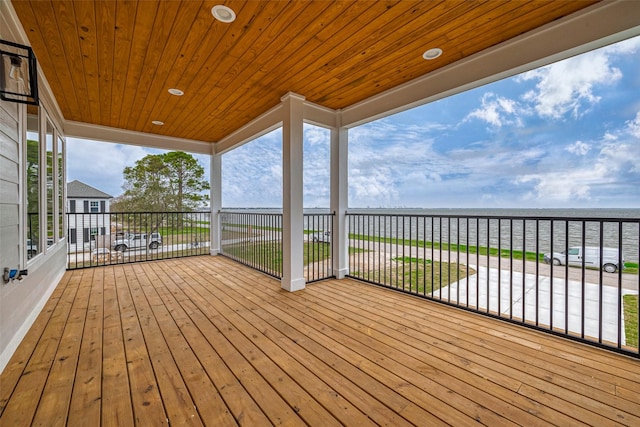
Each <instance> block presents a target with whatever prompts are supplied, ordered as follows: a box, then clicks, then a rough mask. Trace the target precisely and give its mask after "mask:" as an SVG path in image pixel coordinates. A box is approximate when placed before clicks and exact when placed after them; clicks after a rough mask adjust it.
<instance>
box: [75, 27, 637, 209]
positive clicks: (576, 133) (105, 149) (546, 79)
mask: <svg viewBox="0 0 640 427" xmlns="http://www.w3.org/2000/svg"><path fill="white" fill-rule="evenodd" d="M639 52H640V37H636V38H634V39H630V40H627V41H625V42H622V43H618V44H616V45H612V46H609V47H605V48H602V49H598V50H596V51H592V52H589V53H586V54H583V55H580V56H577V57H574V58H570V59H567V60H564V61H561V62H558V63H555V64H552V65H549V66H547V67H543V68H540V69H537V70H533V71H530V72H527V73H523V74H520V75H518V76H515V77H511V78H508V79H505V80H502V81H499V82H496V83H492V84H490V85H486V86H483V87H480V88H477V89H473V90H470V91H467V92H464V93H461V94H458V95H455V96H453V97H449V98H447V99H443V100H440V101H437V102H434V103H431V104H427V105H424V106H422V107H418V108H414V109H412V110H409V111H405V112H403V113H399V114H396V115H394V116H390V117H387V118H385V119H382V120H378V121H375V122H372V123H368V124H365V125H362V126H359V127H357V128H354V129H351V130H350V131H349V207H351V208H358V207H372V208H374V207H375V208H377V207H386V208H392V207H422V208H442V207H449V208H463V207H477V208H491V207H500V208H509V207H530V208H551V207H559V208H563V207H573V208H583V207H584V208H587V207H588V208H608V207H609V208H610V207H628V208H638V207H640V190H639V188H640V59H639V58H640V55H639ZM280 136H281V131H280V130H276V131H274V132H271V133H270V134H268V135H265V136H263V137H261V138H259V139H258V140H255V141H253V142H251V143H248V144H245V145H244V146H242V147H240V148H238V149H236V150H233V151H231V152H229V153H227V154H225V155H224V156H223V180H224V184H223V205H224V206H225V207H250V206H254V207H255V206H259V207H279V206H281V203H282V182H281V180H282V173H281V162H282V153H281V142H280V141H281V139H280ZM68 145H69V149H68V153H69V155H68V167H69V169H68V170H69V172H68V179H69V180H73V179H79V180H81V181H84V182H86V183H88V184H90V185H93V186H95V187H97V188H99V189H101V190H103V191H106V192H107V193H110V194H112V195H118V194H120V193H121V192H122V190H121V187H122V184H123V182H122V169H123V168H124V166H128V165H133V164H134V163H135V161H136V160H137V159H139V158H142V157H143V156H144V155H146V154H148V153H152V152H153V153H155V152H159V150H152V149H147V148H143V147H134V146H123V145H117V144H108V143H94V142H91V143H88V142H86V141H82V142H80V141H75V140H73V139H71V138H69V140H68ZM197 157H198V159H199V160H200V161H201V162H202V163H203V165H204V166H205V167H206V168H207V170H208V165H209V161H208V158H207V156H202V155H198V156H197ZM304 168H305V174H304V179H305V183H304V184H305V185H304V189H305V190H304V204H305V207H328V205H329V188H328V187H329V132H328V131H327V130H325V129H321V128H317V127H314V126H305V150H304ZM98 171H99V173H98Z"/></svg>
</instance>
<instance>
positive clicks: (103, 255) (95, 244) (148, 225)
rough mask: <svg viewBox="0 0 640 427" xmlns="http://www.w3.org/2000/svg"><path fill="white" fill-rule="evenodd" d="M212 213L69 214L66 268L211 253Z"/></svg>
mask: <svg viewBox="0 0 640 427" xmlns="http://www.w3.org/2000/svg"><path fill="white" fill-rule="evenodd" d="M210 226H211V215H210V213H209V212H89V213H68V214H67V243H68V248H69V249H68V254H67V268H68V269H76V268H86V267H96V266H102V265H110V264H122V263H130V262H139V261H151V260H157V259H166V258H179V257H185V256H193V255H203V254H208V253H209V247H210Z"/></svg>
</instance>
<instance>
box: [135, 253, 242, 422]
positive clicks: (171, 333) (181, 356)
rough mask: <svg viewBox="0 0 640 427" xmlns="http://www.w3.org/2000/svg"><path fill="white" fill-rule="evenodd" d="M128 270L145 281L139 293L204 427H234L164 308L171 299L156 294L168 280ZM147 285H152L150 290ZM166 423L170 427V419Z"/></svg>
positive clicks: (151, 271)
mask: <svg viewBox="0 0 640 427" xmlns="http://www.w3.org/2000/svg"><path fill="white" fill-rule="evenodd" d="M132 270H133V272H134V275H135V277H140V276H141V275H142V274H144V276H145V278H146V279H147V280H145V281H144V283H145V284H146V285H143V291H144V292H145V295H146V297H147V301H148V302H149V304H150V306H151V309H152V311H153V314H154V316H155V318H156V320H157V321H158V326H159V327H160V329H161V330H162V335H164V337H165V341H166V343H167V345H168V347H169V350H170V351H171V354H172V356H173V358H174V360H175V362H176V366H177V367H178V369H179V370H180V373H181V375H182V379H183V380H184V382H185V385H186V386H187V388H188V390H189V393H190V395H191V397H192V399H193V402H194V404H195V407H196V409H197V411H198V413H199V415H200V418H201V419H202V420H203V421H204V424H205V425H212V426H232V425H236V421H235V420H234V418H233V416H232V414H231V412H230V411H229V409H228V408H227V406H226V404H225V403H224V400H223V399H222V397H221V396H220V393H218V390H217V389H216V387H215V385H214V384H213V383H212V382H211V380H210V378H209V377H208V375H207V373H206V371H205V369H204V368H203V367H202V365H201V364H200V362H199V360H198V358H197V357H196V356H195V354H194V353H193V350H192V349H191V347H190V346H189V344H188V343H187V340H186V339H185V338H184V335H183V333H182V331H181V330H180V328H179V327H178V325H177V324H176V323H175V319H174V318H173V316H172V314H171V313H170V311H169V309H168V308H167V305H168V304H170V303H171V302H172V299H173V297H172V295H171V294H169V293H166V292H162V293H161V292H160V291H161V289H162V288H163V286H162V284H163V283H168V282H169V281H170V280H171V279H169V278H167V277H163V278H162V279H160V278H159V277H158V275H157V273H156V271H155V270H159V269H156V268H155V267H154V266H150V265H148V264H147V265H133V266H132ZM151 283H153V284H154V285H153V286H151V285H150V284H151ZM161 296H163V297H164V298H162V297H161ZM169 421H170V422H171V423H172V424H173V423H174V422H172V420H171V419H170V420H169Z"/></svg>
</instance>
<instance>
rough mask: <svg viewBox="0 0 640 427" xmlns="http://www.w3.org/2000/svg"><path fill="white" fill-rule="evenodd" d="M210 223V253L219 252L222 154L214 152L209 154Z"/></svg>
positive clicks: (216, 253) (215, 253)
mask: <svg viewBox="0 0 640 427" xmlns="http://www.w3.org/2000/svg"><path fill="white" fill-rule="evenodd" d="M209 198H210V199H211V224H210V228H209V233H210V235H211V236H210V237H211V246H210V248H209V249H210V253H211V255H218V254H219V253H220V249H221V247H220V245H221V235H222V224H221V223H220V209H222V155H221V154H218V153H216V152H215V147H214V149H213V153H212V154H211V189H210V196H209Z"/></svg>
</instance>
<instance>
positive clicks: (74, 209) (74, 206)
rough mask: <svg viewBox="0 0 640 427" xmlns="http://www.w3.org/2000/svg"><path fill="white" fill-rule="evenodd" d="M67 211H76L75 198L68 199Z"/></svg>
mask: <svg viewBox="0 0 640 427" xmlns="http://www.w3.org/2000/svg"><path fill="white" fill-rule="evenodd" d="M69 213H76V201H75V200H70V201H69Z"/></svg>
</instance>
